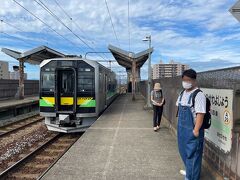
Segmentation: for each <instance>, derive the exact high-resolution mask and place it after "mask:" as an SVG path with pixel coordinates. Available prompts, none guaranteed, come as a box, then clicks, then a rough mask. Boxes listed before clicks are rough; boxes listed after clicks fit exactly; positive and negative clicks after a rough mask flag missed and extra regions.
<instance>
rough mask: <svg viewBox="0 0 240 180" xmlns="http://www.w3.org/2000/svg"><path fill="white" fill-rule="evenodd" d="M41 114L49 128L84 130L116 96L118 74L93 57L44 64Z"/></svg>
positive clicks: (41, 75) (45, 61)
mask: <svg viewBox="0 0 240 180" xmlns="http://www.w3.org/2000/svg"><path fill="white" fill-rule="evenodd" d="M40 68H41V70H40V102H39V105H40V115H41V116H43V117H45V124H46V126H47V128H48V129H49V130H52V131H58V132H66V133H69V132H80V131H85V130H86V128H88V127H89V123H88V122H86V121H89V118H91V117H98V116H99V114H100V113H101V112H102V111H103V110H104V109H105V108H106V107H107V106H109V104H110V103H111V102H112V101H113V100H114V99H115V97H116V96H117V95H118V93H117V80H116V74H115V73H114V72H112V71H111V70H110V69H108V68H106V67H104V66H103V65H101V64H99V63H98V62H96V61H93V60H87V59H82V58H56V59H48V60H44V61H43V62H42V63H41V64H40Z"/></svg>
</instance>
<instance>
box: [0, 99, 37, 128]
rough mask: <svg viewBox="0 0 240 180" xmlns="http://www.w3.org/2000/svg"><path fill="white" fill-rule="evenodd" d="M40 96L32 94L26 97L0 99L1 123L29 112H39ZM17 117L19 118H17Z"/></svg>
mask: <svg viewBox="0 0 240 180" xmlns="http://www.w3.org/2000/svg"><path fill="white" fill-rule="evenodd" d="M38 104H39V97H38V96H31V97H26V98H25V99H22V100H19V99H5V100H0V124H1V125H4V124H7V123H9V122H12V121H15V120H18V116H19V115H23V116H24V115H25V114H28V113H33V112H38V113H39V105H38ZM15 117H17V118H15Z"/></svg>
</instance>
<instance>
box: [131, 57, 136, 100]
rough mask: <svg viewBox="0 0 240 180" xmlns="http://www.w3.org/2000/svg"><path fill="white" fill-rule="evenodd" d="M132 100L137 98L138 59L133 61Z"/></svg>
mask: <svg viewBox="0 0 240 180" xmlns="http://www.w3.org/2000/svg"><path fill="white" fill-rule="evenodd" d="M132 100H133V101H135V100H136V61H134V60H133V61H132Z"/></svg>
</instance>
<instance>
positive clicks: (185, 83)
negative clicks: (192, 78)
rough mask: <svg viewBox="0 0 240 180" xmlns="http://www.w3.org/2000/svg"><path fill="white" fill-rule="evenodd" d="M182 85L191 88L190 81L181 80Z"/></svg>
mask: <svg viewBox="0 0 240 180" xmlns="http://www.w3.org/2000/svg"><path fill="white" fill-rule="evenodd" d="M182 86H183V88H184V89H191V88H192V83H189V82H185V81H183V82H182Z"/></svg>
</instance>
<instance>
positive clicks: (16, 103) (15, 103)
mask: <svg viewBox="0 0 240 180" xmlns="http://www.w3.org/2000/svg"><path fill="white" fill-rule="evenodd" d="M38 101H39V97H38V96H31V97H25V98H24V99H21V100H20V99H5V100H0V111H2V110H5V109H8V108H12V107H20V106H27V105H29V104H37V103H38Z"/></svg>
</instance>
